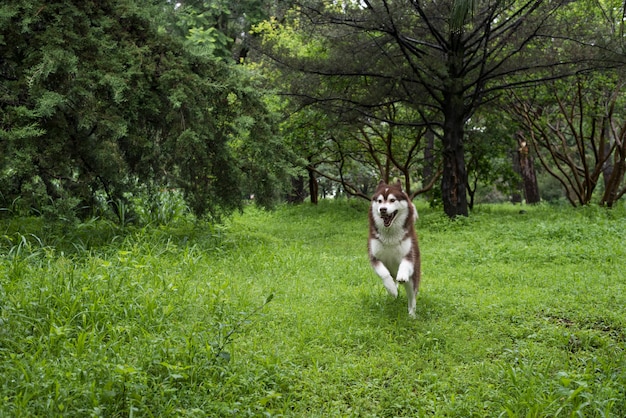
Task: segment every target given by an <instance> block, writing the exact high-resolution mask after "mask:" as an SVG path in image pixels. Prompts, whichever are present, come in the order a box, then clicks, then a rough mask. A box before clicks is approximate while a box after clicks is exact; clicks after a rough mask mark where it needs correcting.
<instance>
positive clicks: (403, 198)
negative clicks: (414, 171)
mask: <svg viewBox="0 0 626 418" xmlns="http://www.w3.org/2000/svg"><path fill="white" fill-rule="evenodd" d="M412 206H413V205H412V204H411V201H410V200H409V197H408V196H407V194H406V193H405V192H404V191H403V190H402V184H401V183H400V182H399V181H398V182H397V183H395V184H387V183H385V182H382V181H381V182H380V183H379V184H378V187H377V188H376V191H375V192H374V195H373V196H372V208H371V215H372V217H373V220H374V222H375V223H377V224H381V223H382V225H381V226H384V227H385V228H389V227H391V225H393V223H394V221H396V220H397V219H398V218H402V220H400V221H399V222H401V223H404V222H405V221H406V219H407V216H409V215H410V211H411V208H412Z"/></svg>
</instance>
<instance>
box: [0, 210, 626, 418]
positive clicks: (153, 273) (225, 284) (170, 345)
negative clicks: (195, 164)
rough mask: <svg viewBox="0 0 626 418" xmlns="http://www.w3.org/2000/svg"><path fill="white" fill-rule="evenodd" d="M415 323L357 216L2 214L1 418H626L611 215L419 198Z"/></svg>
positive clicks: (615, 230) (624, 261) (617, 250)
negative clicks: (119, 222) (463, 206)
mask: <svg viewBox="0 0 626 418" xmlns="http://www.w3.org/2000/svg"><path fill="white" fill-rule="evenodd" d="M418 209H419V210H420V220H419V221H418V224H417V228H418V232H419V236H420V244H421V248H422V262H423V279H422V289H421V293H420V295H419V296H418V299H417V312H416V316H417V318H416V319H415V320H412V319H410V318H409V317H408V315H407V313H406V296H405V295H404V292H403V291H401V292H400V296H399V300H392V299H390V298H389V297H388V296H387V294H386V291H385V290H384V288H383V287H382V285H381V283H380V281H379V279H378V278H377V277H376V275H375V273H374V272H373V271H371V268H370V267H369V264H368V260H367V254H366V236H367V217H366V211H367V205H366V204H365V203H364V202H360V201H352V202H328V201H325V202H321V203H320V205H318V206H306V205H303V206H285V207H281V208H278V209H277V210H276V211H274V212H265V211H261V210H258V209H255V208H254V207H249V208H247V209H246V210H245V211H244V213H242V214H237V215H235V216H234V217H232V218H231V219H229V220H227V221H226V223H225V224H224V225H222V226H208V225H205V224H202V223H200V222H193V221H185V222H181V223H175V222H173V223H171V224H169V225H168V226H161V227H158V226H149V227H144V228H140V227H132V226H125V227H124V228H123V229H122V228H120V227H117V226H115V225H113V224H109V223H107V222H105V221H93V222H90V223H84V224H80V225H64V224H62V223H44V222H43V221H42V219H41V218H11V219H5V220H3V221H1V223H0V227H1V228H2V229H1V230H0V235H1V237H2V239H1V242H0V246H1V247H0V251H1V252H0V416H81V417H82V416H107V417H108V416H147V417H149V416H238V417H239V416H311V417H316V416H319V417H322V416H363V417H395V416H398V417H403V416H404V417H419V416H439V417H444V416H446V417H448V416H449V417H455V416H459V417H460V416H463V417H467V416H476V417H482V416H494V417H498V416H503V417H519V416H525V417H540V416H586V417H595V416H597V417H600V416H614V417H622V416H626V393H625V389H624V388H625V387H626V356H625V353H624V350H625V348H626V314H625V313H624V306H625V303H626V292H625V290H626V289H625V286H626V278H625V277H624V276H625V275H624V271H625V268H626V248H625V246H624V231H626V210H625V209H624V208H623V207H620V208H614V209H612V210H610V211H607V210H605V209H602V208H597V207H588V208H581V209H572V208H554V207H549V206H539V207H524V208H523V209H524V212H523V213H520V207H519V206H506V205H499V206H482V207H478V208H477V209H476V210H475V212H474V213H473V214H472V216H471V217H470V218H462V219H459V220H457V221H450V220H449V219H448V218H447V217H445V215H443V214H441V213H439V212H440V211H436V210H431V209H429V208H427V207H426V206H425V205H419V202H418Z"/></svg>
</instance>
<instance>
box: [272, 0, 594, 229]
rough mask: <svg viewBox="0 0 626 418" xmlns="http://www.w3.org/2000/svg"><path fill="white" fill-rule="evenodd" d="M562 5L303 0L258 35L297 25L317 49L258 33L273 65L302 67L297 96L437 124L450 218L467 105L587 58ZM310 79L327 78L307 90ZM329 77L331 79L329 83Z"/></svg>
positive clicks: (459, 196)
mask: <svg viewBox="0 0 626 418" xmlns="http://www.w3.org/2000/svg"><path fill="white" fill-rule="evenodd" d="M569 4H570V2H569V1H566V0H559V1H551V2H548V1H543V0H523V1H496V2H482V1H468V0H449V1H444V2H443V3H442V2H425V1H421V0H411V1H390V0H371V1H370V0H362V1H360V2H353V1H339V2H337V1H322V0H319V1H317V0H311V1H306V0H303V1H301V2H299V4H298V6H297V9H295V10H296V11H297V12H294V13H293V14H292V15H291V16H292V19H291V20H290V21H289V22H287V23H284V24H282V23H278V22H274V23H273V25H272V27H271V28H266V35H267V33H268V32H272V33H276V32H281V31H283V32H287V33H289V34H290V35H292V34H293V33H295V32H296V31H300V32H301V33H302V34H300V35H298V39H301V40H303V42H304V44H305V45H307V46H308V48H310V49H311V50H315V51H317V53H316V54H306V55H303V54H298V53H294V51H293V50H292V49H290V46H289V45H288V44H286V43H284V42H281V40H280V38H278V37H275V36H274V37H272V36H266V38H265V39H266V41H267V44H266V45H268V47H266V52H267V53H268V55H270V56H271V57H272V58H273V59H274V60H275V61H276V62H277V63H278V64H279V65H281V66H282V67H283V68H287V69H291V70H294V69H295V70H297V71H300V72H302V73H304V74H308V75H309V77H310V78H309V82H308V83H300V84H299V85H300V86H302V85H306V89H298V88H297V87H298V85H295V86H294V89H292V92H291V93H292V94H296V95H299V96H300V97H302V98H303V100H304V101H308V102H318V103H325V104H327V103H329V102H334V103H340V104H341V105H342V106H344V107H350V108H356V109H359V110H360V111H361V112H363V113H369V110H371V109H372V108H374V107H375V106H377V105H380V104H382V103H388V102H390V101H393V102H402V103H406V104H407V105H408V106H411V107H413V108H415V109H419V110H421V111H423V113H421V114H420V117H419V118H418V119H417V120H414V121H413V124H414V125H421V126H427V127H429V128H430V129H431V130H433V132H435V133H439V132H440V133H441V137H440V139H441V142H442V157H443V175H442V182H441V189H442V198H443V203H444V210H445V212H446V214H448V215H449V216H450V217H455V216H459V215H467V214H468V207H467V189H466V187H467V169H466V162H465V149H464V136H465V135H464V134H465V124H466V122H467V121H468V120H469V118H470V117H471V116H472V114H473V113H474V112H475V111H476V110H477V109H478V108H479V107H480V106H482V105H483V104H484V103H485V102H486V101H488V100H490V99H491V98H493V97H494V95H496V94H497V93H498V92H500V91H502V90H506V89H509V88H512V87H519V86H523V85H531V84H535V83H538V82H540V81H542V80H545V79H550V78H558V77H562V76H565V75H569V74H573V73H575V72H578V71H582V70H586V69H589V68H591V67H592V65H593V63H592V61H591V60H590V56H589V55H586V54H585V53H581V52H582V51H584V50H585V47H587V46H589V45H590V44H591V43H593V42H595V41H597V39H592V40H589V42H588V43H585V39H584V38H577V34H576V33H575V32H576V31H575V30H573V29H572V27H571V25H569V26H568V24H569V22H568V21H565V20H562V19H561V20H560V19H559V18H558V15H557V12H559V11H560V10H564V9H566V8H567V7H569ZM294 28H297V30H296V29H294ZM570 44H575V45H576V49H574V48H569V46H570ZM573 52H576V53H575V54H574V53H573ZM547 68H549V69H550V71H549V72H547V71H546V69H547ZM320 78H326V79H328V80H332V82H330V83H329V84H326V85H324V88H323V89H321V90H320V89H318V90H316V89H315V88H314V87H313V86H315V85H316V84H315V83H316V82H317V81H318V80H319V79H320ZM313 80H315V81H313ZM330 84H333V85H335V86H336V88H334V89H332V90H331V91H329V90H328V88H327V87H328V86H329V85H330ZM356 86H358V87H356ZM355 91H358V92H360V94H358V95H355V94H354V92H355Z"/></svg>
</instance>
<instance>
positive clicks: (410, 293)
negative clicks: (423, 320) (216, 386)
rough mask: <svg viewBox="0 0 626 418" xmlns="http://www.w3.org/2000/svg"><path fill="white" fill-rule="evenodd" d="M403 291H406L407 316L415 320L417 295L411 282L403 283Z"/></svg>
mask: <svg viewBox="0 0 626 418" xmlns="http://www.w3.org/2000/svg"><path fill="white" fill-rule="evenodd" d="M404 289H405V290H406V298H407V299H408V308H409V316H410V317H411V318H415V305H416V302H415V297H416V295H417V289H416V288H415V286H414V285H413V281H412V280H409V281H408V282H404Z"/></svg>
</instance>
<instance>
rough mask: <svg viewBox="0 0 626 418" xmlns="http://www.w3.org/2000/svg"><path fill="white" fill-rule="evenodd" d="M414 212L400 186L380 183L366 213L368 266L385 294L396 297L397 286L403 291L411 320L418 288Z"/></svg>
mask: <svg viewBox="0 0 626 418" xmlns="http://www.w3.org/2000/svg"><path fill="white" fill-rule="evenodd" d="M416 219H417V210H416V209H415V206H414V205H413V203H412V202H411V199H409V196H408V195H407V194H406V193H405V192H404V191H403V190H402V184H401V183H400V182H399V181H398V182H397V183H396V184H392V185H390V184H386V183H385V182H383V181H381V182H380V183H379V184H378V187H377V188H376V191H375V192H374V196H372V203H371V206H370V211H369V225H370V230H369V239H368V241H367V247H368V250H369V257H370V263H371V264H372V267H373V268H374V271H376V274H378V275H379V276H380V278H381V279H382V280H383V285H384V286H385V289H387V292H389V294H390V295H391V296H393V297H394V298H396V297H398V284H399V283H403V284H404V288H405V289H406V293H407V298H408V301H409V302H408V304H409V315H410V316H411V317H413V318H414V317H415V296H416V295H417V292H418V290H419V285H420V275H421V272H420V267H421V260H420V250H419V247H418V244H417V235H416V233H415V220H416Z"/></svg>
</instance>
